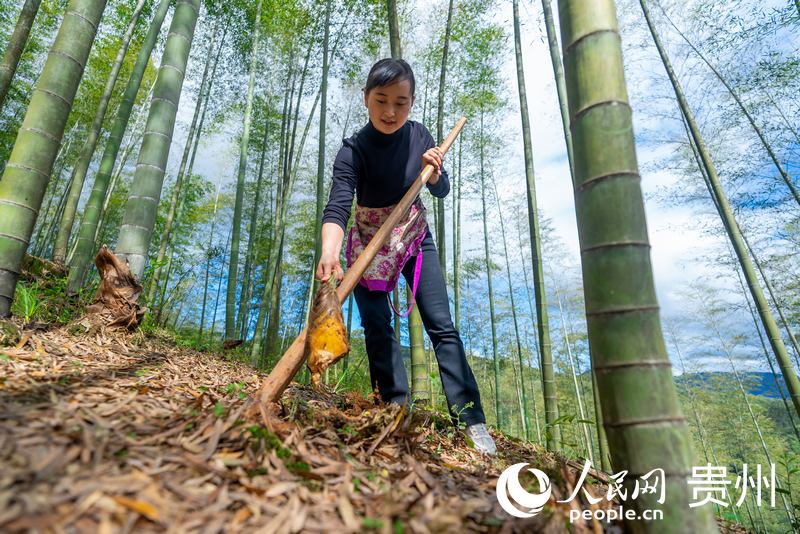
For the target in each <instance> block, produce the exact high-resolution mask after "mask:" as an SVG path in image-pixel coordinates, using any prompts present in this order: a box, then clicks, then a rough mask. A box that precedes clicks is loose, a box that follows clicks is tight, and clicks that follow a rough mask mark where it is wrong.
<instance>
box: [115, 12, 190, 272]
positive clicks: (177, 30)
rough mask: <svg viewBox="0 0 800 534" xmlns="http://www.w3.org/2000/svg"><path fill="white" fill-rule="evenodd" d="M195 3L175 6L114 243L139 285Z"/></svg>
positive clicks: (145, 263)
mask: <svg viewBox="0 0 800 534" xmlns="http://www.w3.org/2000/svg"><path fill="white" fill-rule="evenodd" d="M199 11H200V0H177V3H176V7H175V14H174V15H173V16H172V24H171V25H170V28H169V34H168V37H167V42H166V45H165V46H164V55H163V57H162V60H161V67H160V68H159V70H158V77H157V78H156V86H155V89H153V98H152V101H151V104H150V113H149V115H148V117H147V126H146V127H145V131H144V141H143V142H142V149H141V151H140V152H139V161H138V163H137V164H136V172H135V173H134V175H133V183H132V184H131V188H130V193H129V195H128V203H127V205H126V206H125V215H124V216H123V219H122V226H121V227H120V230H119V238H118V240H117V250H116V253H117V256H119V257H120V258H121V259H123V260H127V261H128V265H129V267H130V269H131V273H132V274H133V275H134V276H135V277H137V278H139V279H141V277H142V274H143V273H144V269H145V266H146V265H147V251H148V248H149V246H150V238H151V236H152V234H153V227H154V225H155V222H156V211H157V209H158V201H159V199H160V198H161V188H162V186H163V183H164V171H165V169H166V165H167V160H168V158H169V147H170V144H171V142H172V133H173V131H174V129H175V115H176V114H177V111H178V103H179V101H180V97H181V88H182V87H183V80H184V76H185V73H186V64H187V63H188V60H189V51H190V49H191V47H192V39H193V38H194V30H195V25H196V24H197V16H198V14H199Z"/></svg>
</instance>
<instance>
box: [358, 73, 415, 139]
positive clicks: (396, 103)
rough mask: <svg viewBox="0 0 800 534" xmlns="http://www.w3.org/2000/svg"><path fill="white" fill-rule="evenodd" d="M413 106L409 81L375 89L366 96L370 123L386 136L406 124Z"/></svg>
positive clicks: (365, 100) (365, 101)
mask: <svg viewBox="0 0 800 534" xmlns="http://www.w3.org/2000/svg"><path fill="white" fill-rule="evenodd" d="M413 104H414V97H413V96H412V95H411V82H410V81H408V80H401V81H399V82H395V83H393V84H391V85H380V86H378V87H373V88H372V89H370V91H369V93H366V94H365V95H364V105H365V106H367V111H368V113H369V120H370V122H372V125H373V126H374V127H375V129H376V130H378V131H379V132H381V133H385V134H391V133H394V132H396V131H397V130H399V129H400V128H401V127H402V126H403V125H404V124H405V123H406V121H407V120H408V114H409V112H410V111H411V106H412V105H413Z"/></svg>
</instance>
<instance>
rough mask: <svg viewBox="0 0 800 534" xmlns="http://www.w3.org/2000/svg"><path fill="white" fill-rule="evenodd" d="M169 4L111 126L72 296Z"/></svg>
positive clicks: (164, 0) (88, 259) (73, 271)
mask: <svg viewBox="0 0 800 534" xmlns="http://www.w3.org/2000/svg"><path fill="white" fill-rule="evenodd" d="M169 5H170V0H161V1H160V3H159V4H158V9H157V10H156V12H155V14H154V15H153V19H152V20H151V21H150V27H149V28H148V30H147V35H146V36H145V38H144V41H143V42H142V47H141V48H140V49H139V55H138V56H137V57H136V62H135V63H134V65H133V69H132V70H131V76H130V78H129V79H128V85H127V86H126V87H125V92H124V93H123V95H122V101H121V102H120V105H119V109H118V110H117V116H116V118H115V119H114V125H113V126H112V127H111V133H110V134H109V136H108V141H106V146H105V149H104V150H103V156H102V158H101V160H100V167H99V169H98V171H97V176H96V177H95V180H94V185H93V186H92V192H91V194H90V195H89V200H88V201H87V202H86V206H85V207H84V209H83V218H82V219H81V224H80V227H79V228H78V239H77V242H76V247H75V253H74V255H73V257H72V261H71V263H70V271H69V279H68V281H67V292H68V293H76V292H77V291H78V289H80V287H81V285H82V284H83V280H84V277H85V276H86V271H87V270H88V268H89V266H90V265H91V264H92V260H93V256H94V253H95V243H96V240H95V236H96V235H97V233H98V225H99V224H100V220H101V212H102V211H103V210H102V206H103V203H104V200H105V198H106V193H107V191H108V186H109V182H110V181H111V176H112V172H113V170H114V163H115V162H116V160H117V155H118V154H119V149H120V146H121V145H122V138H123V136H124V135H125V130H126V129H127V127H128V121H129V119H130V116H131V113H132V111H133V106H134V103H135V102H136V94H137V93H138V92H139V86H140V85H141V83H142V78H143V77H144V72H145V69H146V68H147V62H148V61H149V60H150V54H151V53H152V52H153V47H154V46H155V44H156V41H157V40H158V34H159V33H160V32H161V26H162V24H163V23H164V17H166V15H167V11H168V10H169ZM154 87H155V86H154Z"/></svg>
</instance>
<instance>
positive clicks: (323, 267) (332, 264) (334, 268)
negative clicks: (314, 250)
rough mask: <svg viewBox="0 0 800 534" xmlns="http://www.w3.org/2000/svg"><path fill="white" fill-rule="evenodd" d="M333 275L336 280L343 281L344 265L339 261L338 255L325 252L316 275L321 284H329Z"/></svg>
mask: <svg viewBox="0 0 800 534" xmlns="http://www.w3.org/2000/svg"><path fill="white" fill-rule="evenodd" d="M331 274H334V275H335V276H336V280H338V281H341V280H342V278H343V277H344V271H342V264H341V262H340V261H339V256H338V255H334V254H326V253H324V252H323V253H322V257H321V258H320V260H319V265H317V271H316V273H314V275H315V276H316V278H317V280H319V281H320V282H327V281H328V279H329V278H330V277H331Z"/></svg>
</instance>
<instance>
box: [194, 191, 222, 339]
mask: <svg viewBox="0 0 800 534" xmlns="http://www.w3.org/2000/svg"><path fill="white" fill-rule="evenodd" d="M221 186H222V182H221V181H218V182H217V193H216V195H214V211H213V214H212V215H211V231H210V232H209V233H208V248H207V249H206V274H205V281H204V282H203V306H202V308H201V311H200V327H199V329H198V332H197V344H198V345H202V344H203V328H204V327H205V324H206V304H207V302H208V277H209V273H210V271H211V251H212V250H213V247H214V227H215V226H216V224H217V206H218V205H219V190H220V188H221ZM212 332H213V331H212Z"/></svg>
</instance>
